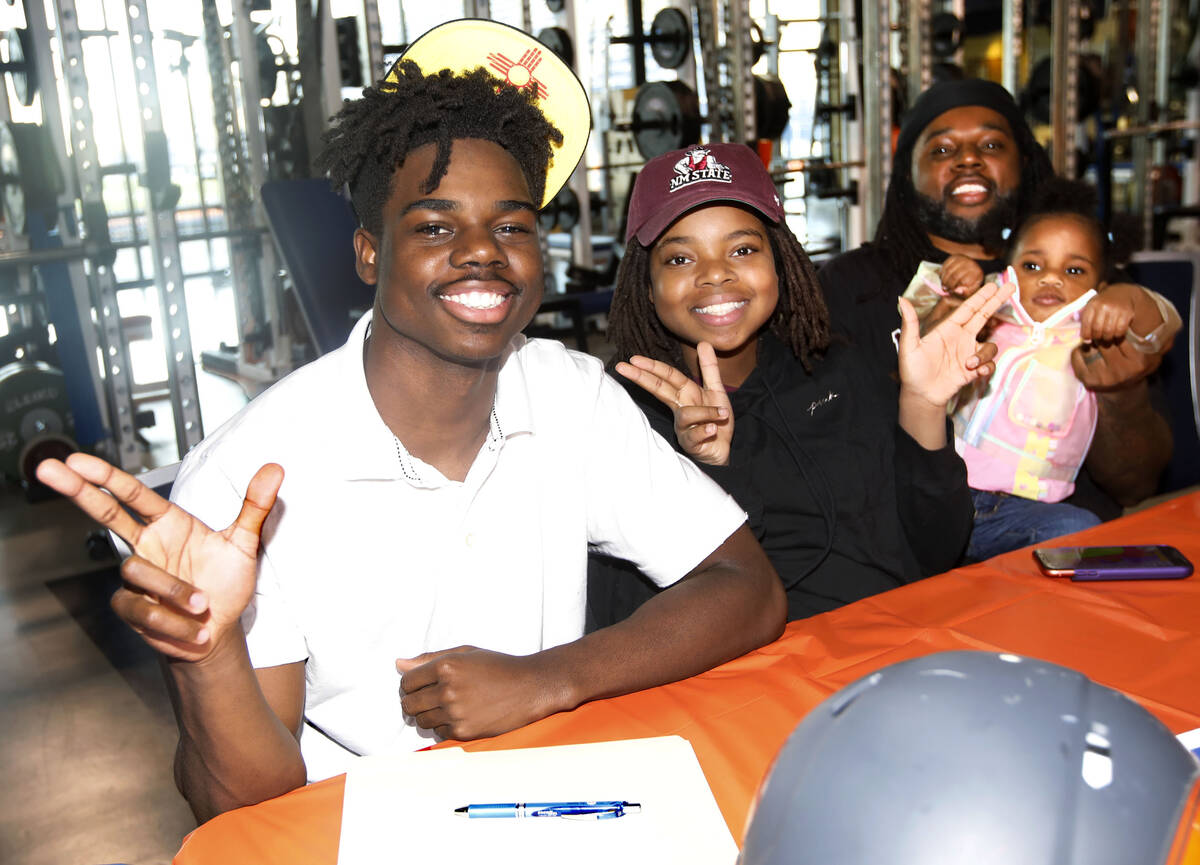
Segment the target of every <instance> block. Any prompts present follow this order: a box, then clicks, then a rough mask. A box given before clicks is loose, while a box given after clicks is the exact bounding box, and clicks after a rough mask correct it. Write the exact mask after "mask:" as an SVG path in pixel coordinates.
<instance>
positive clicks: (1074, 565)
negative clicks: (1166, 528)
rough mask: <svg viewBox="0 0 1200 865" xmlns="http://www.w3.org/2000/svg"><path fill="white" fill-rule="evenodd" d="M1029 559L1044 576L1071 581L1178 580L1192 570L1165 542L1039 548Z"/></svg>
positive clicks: (1186, 561) (1180, 555)
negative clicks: (1135, 544)
mask: <svg viewBox="0 0 1200 865" xmlns="http://www.w3.org/2000/svg"><path fill="white" fill-rule="evenodd" d="M1033 558H1034V559H1035V560H1036V561H1037V563H1038V567H1039V568H1041V569H1042V572H1043V573H1044V574H1046V576H1048V577H1070V578H1071V579H1072V580H1178V579H1182V578H1183V577H1186V576H1189V575H1190V574H1191V573H1192V563H1191V562H1189V561H1188V560H1187V558H1186V557H1185V556H1184V555H1183V553H1181V552H1179V550H1177V549H1175V548H1174V547H1169V546H1166V545H1165V544H1146V545H1142V546H1129V547H1039V548H1038V549H1035V550H1034V551H1033Z"/></svg>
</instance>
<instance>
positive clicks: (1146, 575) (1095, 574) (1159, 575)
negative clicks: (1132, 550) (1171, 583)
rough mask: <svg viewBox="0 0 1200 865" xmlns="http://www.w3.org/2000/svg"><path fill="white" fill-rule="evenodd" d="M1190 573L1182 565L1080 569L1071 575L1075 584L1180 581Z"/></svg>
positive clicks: (1189, 568)
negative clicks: (1119, 581) (1114, 581)
mask: <svg viewBox="0 0 1200 865" xmlns="http://www.w3.org/2000/svg"><path fill="white" fill-rule="evenodd" d="M1191 573H1192V569H1191V567H1185V566H1183V565H1141V566H1133V567H1128V568H1115V567H1114V568H1080V569H1079V570H1077V571H1075V573H1073V574H1071V579H1072V580H1073V581H1075V582H1096V581H1099V580H1180V579H1183V578H1184V577H1186V576H1190V575H1191Z"/></svg>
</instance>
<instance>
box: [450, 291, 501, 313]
mask: <svg viewBox="0 0 1200 865" xmlns="http://www.w3.org/2000/svg"><path fill="white" fill-rule="evenodd" d="M442 300H448V301H450V302H451V303H461V304H462V305H463V306H469V307H470V308H471V309H495V308H496V307H498V306H499V305H500V304H502V303H504V300H505V295H503V294H496V293H494V292H491V291H467V292H463V293H462V294H447V295H442Z"/></svg>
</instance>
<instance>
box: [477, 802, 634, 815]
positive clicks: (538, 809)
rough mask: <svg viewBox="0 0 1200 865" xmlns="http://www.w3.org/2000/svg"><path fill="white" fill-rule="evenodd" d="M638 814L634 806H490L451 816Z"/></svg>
mask: <svg viewBox="0 0 1200 865" xmlns="http://www.w3.org/2000/svg"><path fill="white" fill-rule="evenodd" d="M641 810H642V806H641V805H639V804H638V803H637V802H620V801H605V802H490V803H485V804H479V805H463V806H462V807H461V808H455V809H454V813H455V814H458V815H460V816H462V817H471V818H480V817H566V818H568V819H576V820H611V819H612V818H614V817H623V816H625V815H626V814H636V813H637V812H638V811H641Z"/></svg>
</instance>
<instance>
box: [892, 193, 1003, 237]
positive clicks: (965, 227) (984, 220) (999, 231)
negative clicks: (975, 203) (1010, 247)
mask: <svg viewBox="0 0 1200 865" xmlns="http://www.w3.org/2000/svg"><path fill="white" fill-rule="evenodd" d="M916 202H917V204H916V208H915V210H916V217H917V221H918V222H919V223H920V224H921V226H922V227H923V228H924V229H925V231H927V232H928V233H929V234H933V235H935V236H937V237H941V238H945V239H946V240H951V241H954V242H955V243H978V244H979V245H981V246H982V247H983V248H984V249H987V250H1000V249H1003V248H1004V241H1005V239H1006V238H1007V237H1008V234H1007V233H1006V231H1005V230H1006V229H1012V228H1013V225H1014V223H1015V222H1016V216H1017V196H1016V193H1015V192H1014V193H1009V194H1008V195H998V196H996V200H995V202H994V203H993V204H992V206H991V207H990V208H989V209H988V211H987V212H986V213H984V214H983V215H982V216H979V217H977V218H975V219H966V218H965V217H962V216H955V215H953V214H952V213H950V212H949V211H947V210H946V205H945V204H943V203H942V202H941V201H939V200H937V199H936V198H930V197H929V196H927V195H922V194H921V193H919V192H918V193H916Z"/></svg>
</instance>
